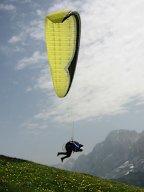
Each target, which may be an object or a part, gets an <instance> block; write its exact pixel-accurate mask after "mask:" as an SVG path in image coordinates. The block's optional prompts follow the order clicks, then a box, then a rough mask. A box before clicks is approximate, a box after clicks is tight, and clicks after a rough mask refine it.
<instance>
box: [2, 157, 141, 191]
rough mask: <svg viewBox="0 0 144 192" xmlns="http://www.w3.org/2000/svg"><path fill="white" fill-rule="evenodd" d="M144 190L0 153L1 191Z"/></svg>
mask: <svg viewBox="0 0 144 192" xmlns="http://www.w3.org/2000/svg"><path fill="white" fill-rule="evenodd" d="M6 191H8V192H144V189H140V188H136V187H134V186H128V185H125V184H121V183H118V182H112V181H109V180H104V179H100V178H98V177H94V176H90V175H87V174H80V173H74V172H69V171H64V170H60V169H56V168H53V167H48V166H44V165H40V164H36V163H33V162H29V161H25V160H20V159H16V158H9V157H5V156H0V192H6Z"/></svg>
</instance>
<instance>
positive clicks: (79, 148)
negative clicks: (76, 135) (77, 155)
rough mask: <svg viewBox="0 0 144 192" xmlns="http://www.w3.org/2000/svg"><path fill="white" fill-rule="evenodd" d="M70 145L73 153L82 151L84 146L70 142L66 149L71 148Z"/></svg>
mask: <svg viewBox="0 0 144 192" xmlns="http://www.w3.org/2000/svg"><path fill="white" fill-rule="evenodd" d="M68 145H69V146H71V147H72V151H73V152H78V151H82V149H81V147H83V145H82V144H80V143H78V142H76V141H69V142H68V143H67V144H66V148H67V147H69V146H68Z"/></svg>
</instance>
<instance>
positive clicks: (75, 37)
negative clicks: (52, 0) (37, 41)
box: [45, 10, 80, 97]
mask: <svg viewBox="0 0 144 192" xmlns="http://www.w3.org/2000/svg"><path fill="white" fill-rule="evenodd" d="M45 33H46V46H47V53H48V60H49V64H50V70H51V74H52V80H53V85H54V89H55V92H56V94H57V96H58V97H65V96H66V95H67V93H68V91H69V89H70V87H71V83H72V80H73V76H74V72H75V67H76V63H77V57H78V50H79V41H80V16H79V14H78V13H77V12H76V11H67V10H64V11H61V12H56V13H53V14H50V15H48V16H46V19H45Z"/></svg>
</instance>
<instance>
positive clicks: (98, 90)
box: [36, 0, 144, 121]
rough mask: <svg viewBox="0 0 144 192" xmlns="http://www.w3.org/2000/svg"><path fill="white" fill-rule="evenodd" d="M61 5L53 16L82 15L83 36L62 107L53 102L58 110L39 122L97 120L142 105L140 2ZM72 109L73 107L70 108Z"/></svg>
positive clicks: (143, 36)
mask: <svg viewBox="0 0 144 192" xmlns="http://www.w3.org/2000/svg"><path fill="white" fill-rule="evenodd" d="M79 3H80V2H79V1H78V2H76V3H75V2H67V1H62V3H61V4H59V3H57V4H55V5H54V6H53V7H52V8H50V10H49V11H52V10H58V9H65V8H67V7H69V9H75V10H78V11H79V12H80V14H81V19H82V36H81V46H80V53H79V59H78V64H77V69H76V73H75V78H74V82H73V85H72V89H71V91H70V93H69V95H68V96H67V97H66V98H64V99H63V101H62V102H61V101H57V100H59V99H58V98H56V97H55V98H54V101H53V102H54V106H55V107H53V108H51V109H49V110H44V111H42V112H40V113H39V114H37V115H36V118H39V119H48V118H51V117H53V118H55V120H56V121H62V119H65V120H66V121H70V118H68V117H67V107H66V106H70V107H72V111H73V118H74V119H75V120H76V121H78V120H82V119H93V118H96V117H98V116H104V115H115V114H120V113H125V112H127V111H128V108H127V107H126V106H127V105H126V104H127V103H129V102H130V101H132V99H133V98H134V97H137V98H138V99H140V100H143V99H144V86H143V84H144V65H143V61H144V54H143V50H144V25H143V19H142V18H143V17H144V13H143V9H142V7H143V6H144V2H143V1H142V0H140V1H138V2H137V1H135V0H132V1H131V0H128V1H127V2H124V1H123V2H122V1H121V0H118V1H114V0H109V1H107V0H102V1H93V2H91V3H89V1H88V0H85V1H84V2H83V3H82V4H81V6H80V8H79V6H78V5H79ZM70 102H71V103H72V104H69V103H70Z"/></svg>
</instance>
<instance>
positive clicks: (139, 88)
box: [0, 0, 144, 165]
mask: <svg viewBox="0 0 144 192" xmlns="http://www.w3.org/2000/svg"><path fill="white" fill-rule="evenodd" d="M63 9H68V10H76V11H78V12H79V13H80V16H81V22H82V29H81V45H80V52H79V59H78V63H77V68H76V73H75V77H74V81H73V84H72V87H71V90H70V92H69V94H68V95H67V97H66V98H63V99H60V98H58V97H57V96H56V95H55V93H54V90H53V85H52V81H51V75H50V70H49V65H48V61H47V55H46V45H45V31H44V22H45V16H46V15H48V14H50V13H53V12H54V11H60V10H63ZM143 18H144V1H143V0H127V1H125V0H117V1H115V0H93V1H91V2H90V1H89V0H83V1H80V0H69V1H68V0H61V1H59V0H57V1H56V0H43V1H39V0H23V1H19V0H0V26H1V27H0V154H4V155H9V156H14V157H18V158H24V159H28V160H32V161H36V162H39V163H44V164H48V165H52V164H55V163H59V162H60V158H58V157H56V154H57V152H58V151H61V150H62V146H63V144H64V143H65V142H66V141H67V140H69V139H70V138H71V136H72V127H73V122H74V138H75V140H78V141H80V142H81V143H83V144H84V146H85V152H84V154H87V153H88V152H90V151H91V150H92V148H93V147H94V145H95V144H96V143H97V142H100V141H102V140H103V139H104V138H105V137H106V135H107V134H108V133H109V132H110V131H111V130H114V129H130V130H137V131H138V132H140V131H143V126H144V118H143V117H144V22H143ZM78 155H79V154H74V157H75V158H76V157H77V156H78Z"/></svg>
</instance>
